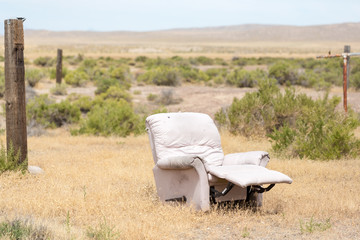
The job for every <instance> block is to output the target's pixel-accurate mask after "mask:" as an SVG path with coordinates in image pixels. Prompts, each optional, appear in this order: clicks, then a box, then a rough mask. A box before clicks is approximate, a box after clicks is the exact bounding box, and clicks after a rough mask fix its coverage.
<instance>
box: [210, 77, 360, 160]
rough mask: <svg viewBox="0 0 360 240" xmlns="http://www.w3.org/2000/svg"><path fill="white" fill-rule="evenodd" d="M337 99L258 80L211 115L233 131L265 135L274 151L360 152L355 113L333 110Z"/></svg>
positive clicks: (320, 155)
mask: <svg viewBox="0 0 360 240" xmlns="http://www.w3.org/2000/svg"><path fill="white" fill-rule="evenodd" d="M339 101H340V99H339V98H337V97H334V98H331V99H329V98H328V96H327V95H325V96H324V98H322V99H318V100H313V99H312V98H310V97H308V96H306V95H305V94H296V93H295V90H294V89H289V88H288V89H286V90H285V93H281V92H280V90H279V88H278V87H277V86H276V83H275V81H274V80H265V81H260V82H259V90H258V91H257V92H253V93H247V94H246V95H245V96H244V98H242V99H241V100H239V99H236V98H235V99H234V101H233V103H232V104H231V106H230V107H229V108H227V109H221V110H220V111H218V112H217V113H216V115H215V119H216V121H217V122H218V124H220V125H225V126H227V127H228V128H229V130H230V131H231V132H232V133H234V134H242V135H245V136H251V135H262V136H269V137H270V138H271V140H272V142H273V145H272V148H273V150H274V151H275V152H277V153H281V154H285V155H286V156H299V157H301V158H303V157H307V158H310V159H338V158H341V157H345V156H354V155H355V154H358V153H359V149H360V141H359V140H357V139H356V138H355V137H354V136H353V131H354V129H355V128H356V127H357V126H358V125H359V120H358V119H357V118H356V116H355V114H353V113H352V112H351V111H349V113H348V115H347V116H346V115H344V114H342V113H341V112H338V111H336V109H335V108H336V106H337V105H338V104H339Z"/></svg>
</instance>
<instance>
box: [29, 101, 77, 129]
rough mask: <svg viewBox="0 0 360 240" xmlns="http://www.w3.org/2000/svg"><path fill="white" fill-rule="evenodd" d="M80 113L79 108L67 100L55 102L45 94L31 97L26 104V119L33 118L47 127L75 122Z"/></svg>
mask: <svg viewBox="0 0 360 240" xmlns="http://www.w3.org/2000/svg"><path fill="white" fill-rule="evenodd" d="M80 114H81V112H80V109H79V108H78V107H76V106H75V105H72V104H71V103H70V102H69V101H68V100H65V101H62V102H60V103H55V102H54V101H53V100H51V99H49V98H48V96H47V95H46V94H45V95H40V96H37V97H35V98H34V99H31V100H30V101H29V102H28V104H27V116H28V121H29V122H30V121H31V120H33V121H35V122H36V123H38V124H40V125H42V126H44V127H49V128H55V127H61V126H62V125H64V124H70V123H77V122H78V121H79V120H80Z"/></svg>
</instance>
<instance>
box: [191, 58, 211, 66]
mask: <svg viewBox="0 0 360 240" xmlns="http://www.w3.org/2000/svg"><path fill="white" fill-rule="evenodd" d="M195 63H196V64H200V65H213V64H214V60H213V59H211V58H208V57H205V56H199V57H196V58H195Z"/></svg>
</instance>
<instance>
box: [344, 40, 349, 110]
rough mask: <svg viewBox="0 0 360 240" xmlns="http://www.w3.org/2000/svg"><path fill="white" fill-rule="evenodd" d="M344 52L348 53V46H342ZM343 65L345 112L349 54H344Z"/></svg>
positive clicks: (345, 106) (345, 107)
mask: <svg viewBox="0 0 360 240" xmlns="http://www.w3.org/2000/svg"><path fill="white" fill-rule="evenodd" d="M344 53H350V46H349V45H345V46H344ZM343 57H344V66H343V95H344V96H343V97H344V101H343V102H344V110H345V112H347V90H348V88H349V73H350V56H349V55H347V54H345V55H344V56H343Z"/></svg>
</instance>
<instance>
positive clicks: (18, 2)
mask: <svg viewBox="0 0 360 240" xmlns="http://www.w3.org/2000/svg"><path fill="white" fill-rule="evenodd" d="M16 17H25V18H26V22H25V23H24V28H25V29H45V30H54V31H66V30H84V31H87V30H91V31H123V30H129V31H151V30H163V29H173V28H192V27H211V26H227V25H240V24H280V25H297V26H305V25H322V24H333V23H344V22H360V1H359V0H97V1H95V0H0V18H1V21H2V24H3V22H4V20H5V19H10V18H16ZM3 31H4V30H3V26H1V28H0V33H1V34H2V33H3Z"/></svg>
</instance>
